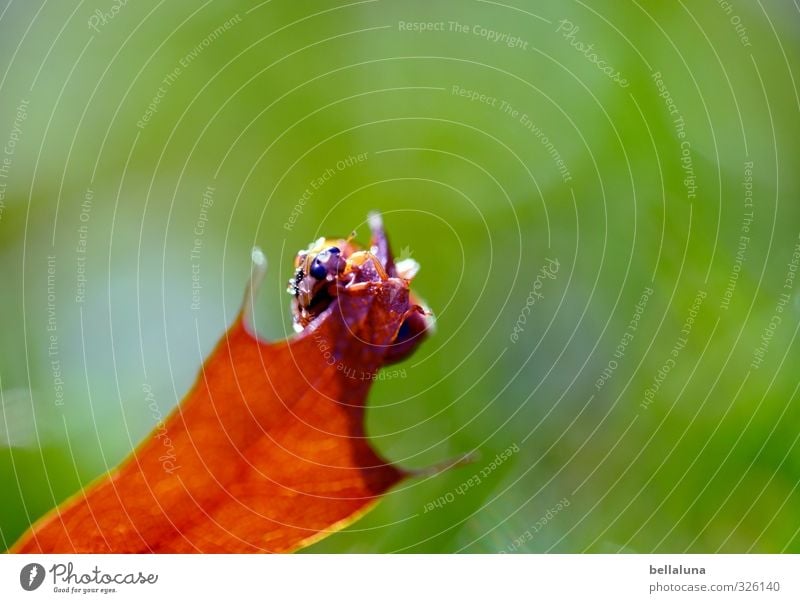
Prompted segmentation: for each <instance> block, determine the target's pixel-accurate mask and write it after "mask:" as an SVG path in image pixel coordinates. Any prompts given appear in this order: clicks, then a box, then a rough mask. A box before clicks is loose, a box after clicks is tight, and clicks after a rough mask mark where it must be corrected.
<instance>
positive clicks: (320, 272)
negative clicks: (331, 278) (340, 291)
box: [308, 258, 328, 280]
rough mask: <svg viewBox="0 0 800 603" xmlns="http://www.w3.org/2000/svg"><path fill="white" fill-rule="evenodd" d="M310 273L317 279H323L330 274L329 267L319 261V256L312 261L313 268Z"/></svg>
mask: <svg viewBox="0 0 800 603" xmlns="http://www.w3.org/2000/svg"><path fill="white" fill-rule="evenodd" d="M308 273H309V274H310V275H311V276H313V277H314V278H315V279H317V280H321V279H323V278H325V277H326V276H328V269H327V268H326V267H325V266H324V265H323V264H322V262H320V261H319V258H314V261H313V262H312V263H311V270H309V272H308Z"/></svg>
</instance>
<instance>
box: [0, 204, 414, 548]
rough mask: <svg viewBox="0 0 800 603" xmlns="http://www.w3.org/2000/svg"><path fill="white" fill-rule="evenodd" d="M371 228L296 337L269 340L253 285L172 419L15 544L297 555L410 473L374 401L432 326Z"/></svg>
mask: <svg viewBox="0 0 800 603" xmlns="http://www.w3.org/2000/svg"><path fill="white" fill-rule="evenodd" d="M371 224H372V228H373V240H372V244H371V248H370V252H355V251H352V250H351V251H349V252H348V256H349V257H346V258H344V259H345V263H346V267H345V263H343V264H342V265H341V266H339V267H338V268H336V269H333V270H332V271H331V273H330V276H327V280H325V279H323V280H322V281H320V282H319V283H316V281H314V282H315V283H316V284H317V288H318V289H319V291H322V292H320V293H318V294H317V296H316V297H315V298H314V299H315V301H314V312H312V313H311V315H310V318H311V320H310V322H309V323H308V324H307V325H306V326H305V327H304V328H302V331H301V332H300V333H298V334H297V335H295V336H294V337H291V338H289V339H287V340H285V341H280V342H275V343H267V342H264V341H261V340H259V339H258V338H257V337H256V336H254V334H253V333H251V331H250V329H249V327H248V321H249V316H248V314H249V310H248V308H249V301H250V299H251V296H250V294H248V295H247V296H246V300H245V304H244V308H243V310H242V312H241V313H240V314H239V316H238V318H237V319H236V321H235V322H234V324H233V326H232V327H231V328H230V330H229V331H228V332H227V333H226V334H225V336H224V337H223V338H222V339H221V341H220V342H219V343H218V345H217V347H216V349H215V350H214V352H213V353H212V354H211V356H210V357H209V358H208V360H207V361H206V363H205V364H204V366H203V368H202V370H201V371H200V374H199V376H198V378H197V381H196V383H195V385H194V386H193V388H192V389H191V391H190V392H189V393H188V395H187V396H186V398H185V399H184V400H183V401H182V402H181V404H180V405H179V406H178V407H177V408H176V409H175V411H174V412H173V413H172V414H171V415H170V417H169V418H168V419H167V420H166V421H165V424H164V425H163V426H161V428H159V429H157V430H156V431H154V432H153V433H151V434H150V436H148V437H147V438H146V439H145V441H144V442H143V443H142V444H141V445H140V446H139V447H138V448H137V449H136V450H135V451H134V452H133V453H132V454H131V455H130V456H129V457H128V458H127V459H126V460H125V461H124V462H123V463H122V464H121V465H120V466H119V467H118V468H117V469H115V470H114V471H111V472H110V473H109V474H108V475H106V476H104V477H102V478H101V479H99V480H98V481H96V482H95V483H93V484H92V485H91V486H89V487H88V488H87V489H86V490H84V491H83V492H82V493H80V494H78V495H76V496H75V497H73V498H72V499H70V500H68V501H67V502H65V503H64V504H62V505H61V506H60V507H58V508H57V509H55V510H54V511H52V512H51V513H50V514H49V515H47V516H46V517H45V518H43V519H42V520H40V521H39V522H38V523H36V524H35V525H34V526H33V527H32V528H31V530H29V532H28V533H27V534H25V535H24V536H23V537H22V539H21V540H20V541H18V542H17V544H15V545H14V547H12V549H11V552H17V553H72V552H83V553H90V552H91V553H142V552H158V553H194V552H205V553H223V552H229V553H246V552H288V551H293V550H296V549H297V548H300V547H302V546H305V545H307V544H309V543H311V542H314V541H316V540H318V539H320V538H322V537H324V536H325V535H328V534H330V533H331V532H333V531H335V530H337V529H340V528H341V527H343V526H344V525H345V524H347V523H349V522H351V521H354V520H355V519H356V518H358V517H359V516H360V515H361V514H363V513H365V512H366V511H367V510H368V509H369V508H370V506H371V505H372V504H374V503H375V502H377V501H378V499H379V497H380V496H381V495H382V494H384V493H385V492H386V491H387V490H388V489H389V488H391V487H392V486H394V485H395V484H397V483H398V482H399V481H400V480H402V479H403V478H404V477H406V476H407V475H408V473H407V472H405V471H403V470H402V469H400V468H398V467H396V466H395V465H393V464H391V463H389V462H387V461H386V460H384V459H382V458H381V457H380V456H379V455H378V454H377V453H376V452H375V451H374V450H373V449H372V447H371V446H370V444H369V441H368V439H367V438H366V434H365V432H364V404H365V400H366V396H367V392H368V391H369V389H370V386H371V384H372V381H373V380H374V377H375V375H377V372H378V371H379V370H380V368H381V367H382V366H383V365H385V364H386V363H388V362H392V361H395V360H398V359H400V358H403V357H405V356H407V355H408V354H409V353H410V352H411V351H413V349H414V348H415V347H416V345H417V344H418V343H419V341H420V340H421V339H422V338H423V337H424V336H425V334H426V330H427V328H428V323H427V320H426V318H425V316H424V314H423V313H422V310H421V308H420V307H419V306H418V305H416V304H415V303H414V301H413V300H412V299H410V293H409V281H408V279H407V278H400V277H398V269H397V268H396V267H395V265H394V262H393V261H392V259H391V253H390V251H389V247H388V243H387V242H386V238H385V236H384V234H383V230H382V227H381V224H380V220H379V219H378V218H376V217H373V218H372V220H371ZM344 244H347V245H350V242H349V240H348V241H345V242H344ZM331 249H336V248H333V247H332V248H331ZM342 253H343V255H344V252H342ZM356 256H359V258H360V259H359V260H358V261H356V260H355V258H356ZM310 259H313V258H310ZM310 259H309V260H308V261H310ZM300 270H301V269H298V272H299V271H300ZM411 272H413V271H411ZM411 272H408V271H407V272H406V273H403V272H402V271H401V274H403V275H404V276H407V277H408V278H410V276H409V275H411V276H413V274H411ZM382 273H383V274H382ZM254 274H255V272H254ZM258 280H259V279H257V278H255V279H254V281H253V282H256V281H258ZM253 288H255V287H253ZM323 289H324V291H323ZM250 293H252V291H251V292H250ZM326 296H327V297H326ZM296 305H297V302H296ZM296 310H297V308H296ZM166 438H169V440H166ZM165 443H168V444H169V445H170V446H171V447H172V453H170V454H168V453H167V448H166V447H165ZM173 453H174V456H173Z"/></svg>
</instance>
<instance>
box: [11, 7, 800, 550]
mask: <svg viewBox="0 0 800 603" xmlns="http://www.w3.org/2000/svg"><path fill="white" fill-rule="evenodd" d="M114 6H117V4H116V3H115V2H112V1H110V0H109V1H102V0H90V1H88V2H80V3H78V2H74V1H73V2H57V3H53V2H51V3H43V2H38V1H37V2H20V1H8V2H7V3H6V6H4V7H3V8H0V11H2V12H0V74H1V75H0V144H5V142H6V141H7V140H8V141H12V142H16V144H14V145H13V149H12V153H11V154H9V153H8V152H7V150H8V147H4V150H5V151H6V154H5V155H4V156H3V157H1V158H0V161H3V159H7V160H8V161H9V162H10V163H8V162H7V163H6V164H5V166H6V168H7V169H6V172H5V173H4V174H0V176H2V177H0V187H2V188H0V192H2V204H0V212H1V213H0V282H2V286H1V287H0V310H2V311H0V332H2V334H3V337H2V346H0V391H2V394H3V396H2V403H3V411H4V412H3V416H4V421H3V422H2V423H0V424H3V425H4V426H5V429H4V430H0V435H2V436H3V437H4V441H0V480H2V481H1V482H0V483H2V486H3V487H2V492H3V494H2V501H1V502H0V534H1V535H2V541H0V542H2V544H4V545H6V546H8V545H10V544H11V543H12V542H13V541H14V540H15V539H16V538H17V537H18V536H19V535H20V534H21V533H22V531H23V530H24V529H25V528H26V527H27V526H28V525H29V524H30V522H31V521H33V520H34V519H35V518H37V517H38V516H39V515H41V514H42V513H43V512H45V511H46V510H47V509H49V508H51V507H53V506H54V505H56V504H57V503H58V502H59V501H61V500H63V499H65V498H66V497H67V496H69V495H70V494H72V493H73V492H75V491H76V490H78V489H79V487H80V486H81V484H85V483H87V482H88V481H89V480H91V479H92V478H93V477H95V476H97V475H99V474H101V473H102V472H104V471H105V470H107V469H108V468H110V467H113V466H114V464H116V463H117V462H118V461H119V460H120V459H122V458H123V457H124V456H125V455H126V454H127V453H128V452H129V451H130V450H131V449H132V447H133V446H134V445H135V444H136V443H137V442H138V441H139V440H140V439H141V438H142V437H144V435H145V434H146V433H147V432H148V431H149V430H150V429H151V428H152V426H153V425H154V423H155V421H156V418H155V417H154V416H153V413H152V411H151V409H149V408H148V404H147V403H146V402H145V398H144V394H143V392H142V388H143V385H144V384H147V385H149V386H151V387H152V388H153V391H154V392H155V393H156V398H157V400H158V403H159V406H160V408H161V410H162V411H163V413H165V414H166V413H167V412H168V411H169V409H171V408H172V407H174V406H175V404H177V402H178V401H179V400H180V398H181V397H182V395H183V393H184V392H185V391H186V390H187V389H188V387H189V386H190V384H191V383H192V381H193V379H194V377H195V375H196V373H197V370H198V367H199V366H200V363H201V362H202V359H203V358H204V357H205V356H206V355H207V354H208V352H209V351H210V350H211V348H212V347H213V345H214V344H215V342H216V341H217V339H218V338H219V337H220V335H221V334H222V332H223V330H224V329H225V328H226V326H227V325H228V324H229V322H230V321H231V320H232V319H233V317H234V315H235V313H236V310H237V308H238V305H239V302H240V299H241V295H242V291H243V286H244V283H245V281H246V278H247V275H248V271H249V252H250V248H251V247H252V246H253V245H259V246H261V247H262V248H263V249H264V251H265V253H266V255H267V256H268V258H269V261H270V272H269V275H268V280H267V283H266V285H265V287H264V293H263V295H262V297H261V299H260V300H259V302H258V306H257V320H258V324H259V328H260V330H261V332H262V333H263V334H264V335H265V336H266V337H269V338H282V337H284V336H286V335H288V334H289V332H290V331H291V328H290V319H289V312H288V298H287V295H286V294H285V292H284V289H285V282H286V280H287V279H288V277H289V275H290V273H291V261H292V258H293V256H294V253H295V252H296V250H297V249H299V248H302V247H304V246H305V245H306V244H307V243H308V242H309V241H311V240H313V239H315V238H316V237H318V236H320V235H323V234H325V235H343V234H347V233H349V232H350V231H351V230H352V229H354V228H355V229H356V230H357V231H358V233H359V235H360V236H361V238H362V239H363V238H364V237H365V236H366V232H367V229H366V226H365V218H366V214H367V212H368V211H369V210H372V209H378V210H380V211H382V212H383V213H384V215H385V222H386V224H387V228H388V231H389V233H390V236H391V238H392V241H393V243H394V247H395V250H396V251H397V252H400V250H402V249H404V248H406V249H407V252H408V253H410V254H411V255H413V257H414V258H415V259H417V260H418V261H419V262H420V263H421V265H422V271H421V273H420V275H419V277H418V278H417V279H416V281H415V283H414V286H415V289H416V290H417V291H418V293H419V294H420V295H421V296H422V297H423V298H425V299H426V301H427V302H428V304H429V305H430V307H431V308H432V309H433V310H434V311H435V313H436V315H437V321H438V331H437V333H436V335H435V337H433V338H431V339H430V340H429V342H428V343H426V344H425V345H424V346H423V347H422V348H421V349H420V350H419V351H418V353H417V354H416V355H415V356H414V357H413V358H412V359H410V360H408V361H407V362H405V363H403V365H401V366H400V367H399V368H402V369H404V373H402V374H404V375H405V378H394V379H389V378H385V379H381V380H379V381H378V382H377V383H376V385H375V387H374V390H373V392H372V395H371V398H370V402H369V412H368V429H369V433H370V434H371V435H372V437H373V438H374V443H375V445H376V447H377V448H378V449H379V450H380V451H381V452H382V453H383V454H384V455H385V456H386V457H387V458H390V459H392V460H394V461H396V462H399V463H400V464H402V465H404V466H408V467H425V466H428V465H430V464H432V463H436V462H438V461H441V460H443V459H446V458H450V457H453V456H456V455H458V454H461V453H463V452H466V451H470V450H478V451H480V453H481V459H480V460H478V461H477V462H476V463H474V464H473V465H471V466H467V467H463V468H459V469H456V470H453V471H450V472H448V473H445V474H443V475H439V476H436V477H431V478H425V479H419V480H416V481H410V482H407V483H405V484H403V485H402V486H401V487H399V488H398V489H397V490H396V491H395V492H392V493H391V494H390V495H388V496H387V497H386V498H385V500H384V501H383V502H382V503H381V504H380V505H379V506H378V507H377V508H376V509H375V510H374V511H373V512H371V513H370V514H368V515H367V516H365V517H364V518H363V519H361V520H359V521H358V522H357V523H355V524H353V525H352V526H350V527H349V528H347V529H346V530H344V531H342V532H340V533H337V534H336V535H334V536H332V537H330V538H328V539H326V540H324V541H322V542H320V543H319V544H317V545H314V546H313V547H311V548H310V549H309V550H310V551H324V552H381V551H407V552H455V551H466V552H494V551H501V550H503V551H511V550H513V551H559V552H579V551H593V552H612V551H637V552H650V551H656V552H680V551H692V552H714V551H725V552H740V551H761V552H778V551H784V550H786V551H793V552H798V551H800V539H798V533H799V532H800V494H799V493H798V492H797V484H798V480H799V479H800V453H799V452H798V449H797V446H796V444H797V441H798V427H797V426H798V424H800V423H799V421H800V404H799V401H798V395H797V389H798V382H799V380H800V377H799V376H798V372H797V366H798V359H799V358H800V356H799V355H798V344H797V339H796V338H797V330H798V324H800V320H799V318H800V282H795V283H794V284H793V286H792V287H789V288H785V287H784V285H785V279H786V277H787V272H788V271H789V268H790V266H789V265H790V263H791V261H792V254H793V252H794V250H795V248H796V245H797V244H798V242H800V241H799V240H798V234H800V206H799V205H798V202H797V199H798V194H799V193H800V189H799V188H798V184H799V183H800V175H799V174H798V170H797V166H798V140H800V120H798V119H797V118H798V111H800V99H798V90H797V83H796V79H797V77H796V74H797V65H798V60H799V59H800V48H799V47H798V45H799V44H800V27H798V25H799V24H800V21H798V14H797V12H796V8H795V7H794V6H793V5H792V4H791V3H789V2H781V1H779V0H768V1H764V2H760V3H755V4H754V3H749V2H736V3H734V4H732V5H731V8H730V12H728V11H727V10H726V8H725V3H718V2H713V1H710V0H709V1H707V2H701V3H694V2H692V3H688V2H680V1H678V2H655V1H649V0H648V1H639V0H634V1H632V2H612V1H610V0H605V1H600V2H592V3H590V4H589V3H583V2H581V1H580V0H578V1H576V2H527V3H525V2H520V1H517V2H515V3H514V4H513V5H512V4H504V3H497V2H483V1H476V2H455V1H443V2H419V1H413V2H391V1H387V0H381V1H365V2H354V3H353V2H319V1H314V2H289V1H287V0H274V1H271V2H260V3H259V2H254V1H252V2H211V1H208V2H204V3H199V2H198V3H178V2H172V3H164V2H150V1H148V2H129V3H127V4H124V5H120V6H119V9H118V10H117V11H113V12H112V8H113V7H114ZM95 11H100V12H101V13H106V14H105V15H104V16H103V17H102V18H100V17H99V16H98V14H97V13H96V12H95ZM567 22H569V23H567ZM226 23H227V29H226V28H225V24H226ZM413 23H417V24H419V23H427V24H441V26H438V25H432V26H431V29H429V30H428V31H408V30H409V29H410V28H412V29H413V28H417V27H416V26H412V25H410V24H413ZM454 23H457V24H458V25H454ZM220 28H221V29H220ZM575 28H577V29H575ZM462 29H463V31H462ZM492 32H494V33H492ZM502 36H505V37H502ZM743 36H745V37H744V38H743ZM513 37H518V38H519V41H518V42H515V43H513V44H511V41H512V40H513ZM504 40H505V41H507V42H509V44H507V43H504ZM589 44H593V47H592V48H587V47H588V45H589ZM599 61H603V62H602V63H600V64H598V62H599ZM606 65H608V66H611V67H613V69H614V70H618V71H619V72H620V74H621V75H622V76H624V78H625V81H626V84H627V85H626V86H622V85H620V84H619V83H618V82H615V81H613V80H612V78H610V77H608V76H607V75H606V74H605V73H604V72H603V71H602V69H601V68H602V67H604V66H606ZM176 69H177V71H176ZM655 73H660V74H661V75H660V77H655V78H654V77H653V75H654V74H655ZM657 79H660V80H661V81H663V83H664V86H665V88H666V90H667V91H668V94H669V96H670V97H671V99H672V102H673V103H674V106H675V107H676V112H675V113H673V114H670V113H669V110H668V104H667V102H666V98H665V97H664V96H660V94H661V93H662V92H663V90H660V89H659V87H658V85H657V81H656V80H657ZM472 92H475V93H476V95H474V96H473V95H472ZM481 95H485V96H483V97H481ZM26 103H27V104H26ZM21 105H22V111H21V112H20V111H19V110H18V109H19V108H20V106H21ZM151 105H152V106H151ZM149 106H151V108H150V109H148V107H149ZM20 113H21V114H22V115H24V118H22V117H20ZM678 118H682V119H683V122H684V124H685V129H684V130H683V132H684V135H685V137H684V138H681V137H680V131H679V130H680V128H676V124H675V120H676V119H678ZM14 137H16V138H18V141H15V140H14ZM686 149H688V157H689V160H688V161H690V162H691V163H690V166H689V163H688V162H687V160H686V159H685V158H686V157H687V154H686ZM359 154H366V158H365V159H364V160H363V161H357V162H354V164H353V165H352V166H345V167H343V168H342V169H338V168H337V163H338V162H340V161H345V160H346V159H347V158H348V157H351V156H358V155H359ZM682 158H683V159H684V162H683V163H682ZM559 161H560V163H559ZM747 162H752V189H751V190H752V198H747V197H746V195H745V193H746V187H745V181H746V180H747V179H748V178H749V176H748V175H747V174H746V169H745V166H746V164H747ZM688 167H691V170H692V172H693V179H694V180H693V182H689V183H687V182H685V180H686V177H687V168H688ZM329 168H331V169H332V171H333V175H332V176H331V177H330V178H329V179H327V180H326V181H325V182H324V184H322V185H321V186H319V187H318V188H316V189H315V188H314V187H313V185H312V182H313V181H314V180H315V178H318V177H320V176H322V175H323V174H325V173H326V170H328V169H329ZM694 186H696V191H694V192H692V187H694ZM209 187H211V188H213V192H212V193H210V198H211V199H213V204H212V205H210V206H209V207H206V208H205V209H204V208H203V195H204V193H205V192H206V191H207V190H208V189H209ZM307 190H310V191H311V194H306V191H307ZM304 195H305V198H304ZM87 198H89V199H88V201H87ZM750 203H751V206H749V204H750ZM750 211H752V222H747V221H746V220H745V218H747V217H748V212H750ZM293 212H294V217H295V222H294V223H293V224H292V223H289V220H290V218H291V217H292V216H293ZM287 226H288V227H287ZM743 226H747V228H749V230H748V231H744V230H743ZM198 233H199V234H198ZM743 235H744V236H747V237H749V238H748V239H747V242H746V244H744V247H743V248H742V247H740V243H741V239H740V237H741V236H743ZM195 239H200V245H199V247H198V249H197V250H196V251H198V250H199V251H198V254H196V255H195V256H194V257H193V256H192V250H193V248H194V247H196V241H195ZM84 244H85V247H81V246H82V245H84ZM741 249H744V250H743V251H741ZM737 253H739V254H740V255H739V257H738V260H737ZM48 257H51V258H55V259H54V260H50V264H48ZM548 259H550V260H553V259H555V260H557V261H558V263H559V269H558V271H557V273H556V274H555V275H554V276H555V278H552V279H551V278H543V279H540V281H541V282H540V283H539V284H537V275H538V274H539V273H540V269H541V268H542V266H543V265H545V264H547V262H548ZM48 267H50V268H51V270H50V272H51V273H52V274H50V275H49V273H48ZM734 273H735V275H736V277H734V278H735V279H736V280H735V284H734V287H733V289H732V290H731V282H732V281H731V278H732V276H731V275H732V274H734ZM48 275H49V276H50V277H51V278H50V280H49V281H48ZM81 275H85V283H83V282H82V281H81V280H80V277H81ZM193 276H194V278H195V280H194V281H193ZM193 283H195V288H194V289H193ZM197 284H199V285H200V287H201V288H200V289H199V290H198V289H197V288H196V285H197ZM539 285H541V287H540V286H539ZM82 287H85V295H84V296H83V299H81V300H78V299H76V298H77V297H79V296H80V294H81V292H82ZM647 288H652V290H653V293H652V295H651V296H650V298H649V300H648V301H647V304H646V308H645V309H644V311H643V312H642V313H641V319H640V321H639V322H638V324H637V327H636V328H635V329H634V330H633V331H631V329H630V327H629V322H630V321H631V319H632V317H633V316H634V314H635V312H636V308H635V306H636V304H637V302H638V301H639V300H640V297H641V295H642V292H643V291H645V290H646V289H647ZM534 290H535V291H537V292H539V293H540V294H541V298H539V297H537V296H535V295H534V296H531V295H530V292H531V291H534ZM726 290H727V295H728V296H729V303H728V302H727V301H726V300H727V299H728V298H727V297H726ZM698 291H703V292H705V294H706V297H705V300H704V301H703V303H702V304H701V305H700V307H699V310H698V312H697V316H696V319H695V322H694V323H693V325H692V326H691V329H690V333H688V337H686V341H685V342H684V345H683V346H682V347H680V349H678V352H677V354H676V355H673V350H675V349H676V343H677V342H679V341H680V338H681V337H682V336H684V335H686V333H684V334H683V335H682V334H681V330H682V328H684V325H685V322H686V320H687V317H689V316H690V308H691V306H692V304H693V302H694V300H695V298H696V295H697V293H698ZM783 293H785V294H786V295H788V298H787V301H786V302H785V304H784V305H781V300H782V299H783V298H781V297H780V296H781V294H783ZM528 300H533V302H534V303H529V301H528ZM193 303H195V304H196V305H195V308H194V309H193V308H192V304H193ZM779 305H780V310H778V306H779ZM526 306H527V308H528V310H529V311H530V313H529V314H527V312H528V310H525V311H524V312H525V314H523V308H525V307H526ZM778 313H780V320H781V322H780V324H778V325H776V328H775V329H774V332H773V331H771V330H770V327H769V325H770V323H771V322H774V319H773V318H772V317H773V316H774V315H776V314H778ZM520 316H525V322H524V324H522V323H519V324H518V321H519V320H520ZM51 319H52V320H51ZM515 325H517V326H518V327H519V328H521V329H522V330H521V331H520V330H518V332H517V335H518V341H516V342H514V341H513V340H512V333H513V332H514V328H515ZM53 326H54V328H55V330H48V328H49V327H53ZM766 332H770V333H771V334H770V335H769V336H768V338H767V344H766V347H764V346H765V344H764V337H766V335H765V333H766ZM626 333H628V334H629V335H628V336H626ZM51 337H55V340H52V339H51ZM623 340H624V341H625V342H626V343H625V346H623V348H624V352H623V353H622V355H621V356H615V351H616V350H617V349H618V347H617V346H618V345H619V344H620V342H621V341H623ZM54 342H55V346H53V343H54ZM759 347H761V350H762V352H763V354H762V355H763V360H762V361H761V362H760V363H758V364H759V365H758V368H754V367H753V366H752V365H753V363H754V358H756V357H757V355H758V353H757V350H758V349H759ZM669 360H674V365H672V366H670V369H669V371H668V374H667V375H666V376H665V378H664V379H663V380H662V382H660V383H659V385H658V391H657V393H656V394H655V395H654V396H653V397H652V401H651V402H650V403H644V404H643V401H644V400H645V392H646V390H647V389H648V388H652V387H653V383H654V380H656V379H658V373H659V369H660V368H661V367H662V366H664V365H665V363H668V361H669ZM54 362H55V363H56V364H54ZM612 362H615V363H616V364H615V365H613V369H612V370H610V372H609V376H608V378H607V380H606V381H604V382H602V383H599V382H598V379H601V377H602V374H603V371H604V370H606V369H609V367H610V366H612V365H611V364H610V363H612ZM54 370H58V371H59V372H60V379H61V380H62V381H63V403H61V404H59V403H57V402H58V400H57V399H56V392H55V391H54V387H55V385H56V384H55V383H54V377H55V375H54ZM511 446H517V447H518V448H519V452H515V453H514V454H512V455H511V456H510V458H508V459H506V460H504V461H503V462H501V463H499V464H498V465H497V466H496V467H494V468H492V467H491V466H490V463H491V462H492V459H494V458H495V455H496V454H498V453H500V452H502V451H504V450H506V449H508V448H509V447H511ZM487 467H488V469H487ZM482 472H483V475H482ZM476 474H477V476H478V477H479V478H480V483H478V484H476V485H471V486H469V487H464V483H465V482H468V481H469V480H470V478H473V477H474V476H475V475H476ZM473 484H475V482H474V481H473ZM564 500H566V501H567V505H564V504H563V503H562V504H560V501H564ZM436 501H438V504H437V505H433V503H435V502H436ZM431 507H433V508H431ZM554 509H556V510H555V511H554Z"/></svg>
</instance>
